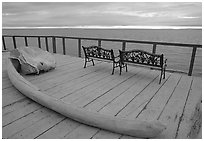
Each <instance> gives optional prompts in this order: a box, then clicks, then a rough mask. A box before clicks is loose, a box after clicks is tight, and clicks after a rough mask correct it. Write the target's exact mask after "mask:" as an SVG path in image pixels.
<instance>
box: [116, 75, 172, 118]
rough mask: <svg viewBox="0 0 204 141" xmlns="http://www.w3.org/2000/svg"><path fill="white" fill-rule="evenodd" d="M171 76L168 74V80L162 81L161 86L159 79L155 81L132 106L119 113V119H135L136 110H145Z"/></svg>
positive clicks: (129, 105)
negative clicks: (146, 105) (144, 106)
mask: <svg viewBox="0 0 204 141" xmlns="http://www.w3.org/2000/svg"><path fill="white" fill-rule="evenodd" d="M170 75H171V74H169V73H167V74H166V79H165V80H163V81H162V83H161V84H160V85H158V83H157V81H158V80H157V79H155V80H154V81H153V82H152V83H151V84H150V85H149V86H148V87H147V88H146V89H145V90H144V91H142V92H141V93H140V95H138V96H137V97H136V98H135V99H134V100H133V101H132V102H131V103H130V104H128V105H127V106H126V107H125V108H124V109H123V110H122V111H121V112H120V113H118V115H117V116H118V117H123V118H128V119H135V117H136V115H135V116H129V115H131V114H132V113H133V112H134V111H136V109H141V108H143V107H142V105H145V104H147V103H148V101H149V100H150V99H151V98H153V97H154V95H155V94H156V93H157V92H158V91H159V90H160V89H161V88H162V86H163V85H164V84H165V83H166V81H168V79H169V77H170ZM132 115H133V114H132Z"/></svg>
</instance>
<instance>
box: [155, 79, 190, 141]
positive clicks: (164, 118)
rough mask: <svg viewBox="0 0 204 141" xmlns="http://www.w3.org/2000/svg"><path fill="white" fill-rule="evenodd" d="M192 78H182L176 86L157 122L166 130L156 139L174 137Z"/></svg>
mask: <svg viewBox="0 0 204 141" xmlns="http://www.w3.org/2000/svg"><path fill="white" fill-rule="evenodd" d="M191 81H192V77H189V76H182V78H181V80H180V82H179V84H178V86H177V87H176V89H175V91H174V93H173V95H172V97H171V98H170V99H169V101H168V103H167V104H166V106H165V108H164V110H163V112H162V113H161V115H160V117H159V120H160V121H161V122H163V123H164V124H166V125H167V129H166V130H165V131H164V132H162V133H161V134H160V135H159V136H158V137H157V138H164V137H167V138H169V139H173V138H175V137H176V132H177V128H178V125H179V122H180V118H181V117H182V111H183V109H184V106H185V102H186V100H187V97H188V93H189V90H190V87H191Z"/></svg>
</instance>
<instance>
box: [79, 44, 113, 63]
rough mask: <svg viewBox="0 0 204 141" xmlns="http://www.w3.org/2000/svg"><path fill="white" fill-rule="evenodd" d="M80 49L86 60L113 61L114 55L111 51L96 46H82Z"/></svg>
mask: <svg viewBox="0 0 204 141" xmlns="http://www.w3.org/2000/svg"><path fill="white" fill-rule="evenodd" d="M82 48H83V50H84V54H85V57H86V58H89V57H94V58H99V59H106V60H114V53H113V50H112V49H111V50H109V49H104V48H101V47H98V46H89V47H84V46H82Z"/></svg>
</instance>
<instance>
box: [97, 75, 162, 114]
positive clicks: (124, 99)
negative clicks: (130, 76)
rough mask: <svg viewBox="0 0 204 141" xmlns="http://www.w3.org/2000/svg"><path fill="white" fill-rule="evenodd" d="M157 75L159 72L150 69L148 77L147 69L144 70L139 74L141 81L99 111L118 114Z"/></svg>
mask: <svg viewBox="0 0 204 141" xmlns="http://www.w3.org/2000/svg"><path fill="white" fill-rule="evenodd" d="M157 75H158V73H153V71H150V73H149V74H148V76H149V77H148V78H147V77H145V76H146V73H145V71H142V72H141V73H140V75H139V79H140V81H137V83H135V84H134V85H133V86H132V87H131V88H129V89H128V90H127V91H125V92H124V93H123V94H122V95H120V96H119V97H117V99H114V101H112V102H111V103H109V104H108V105H106V106H105V107H103V108H102V109H101V110H100V111H99V112H100V113H103V114H108V115H112V116H115V115H117V114H118V113H119V112H120V111H121V110H122V109H123V108H124V107H125V106H126V105H127V104H129V103H130V102H131V101H132V100H133V99H134V98H135V97H137V96H138V95H139V94H140V93H141V92H142V91H143V90H144V88H145V87H146V86H148V85H149V84H150V83H151V82H152V81H153V80H154V79H155V78H156V77H157ZM142 78H143V79H142Z"/></svg>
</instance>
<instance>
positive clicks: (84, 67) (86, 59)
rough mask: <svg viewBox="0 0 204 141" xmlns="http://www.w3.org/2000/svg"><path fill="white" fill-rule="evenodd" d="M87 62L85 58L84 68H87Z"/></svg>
mask: <svg viewBox="0 0 204 141" xmlns="http://www.w3.org/2000/svg"><path fill="white" fill-rule="evenodd" d="M86 62H87V59H86V58H85V63H84V68H86Z"/></svg>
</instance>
